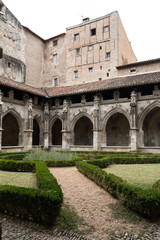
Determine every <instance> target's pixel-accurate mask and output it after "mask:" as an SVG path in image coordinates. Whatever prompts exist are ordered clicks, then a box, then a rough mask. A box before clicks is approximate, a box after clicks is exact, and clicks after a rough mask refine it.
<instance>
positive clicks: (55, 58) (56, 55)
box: [53, 53, 58, 65]
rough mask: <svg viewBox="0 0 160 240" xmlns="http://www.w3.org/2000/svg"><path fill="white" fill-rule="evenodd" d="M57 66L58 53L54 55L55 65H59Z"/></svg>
mask: <svg viewBox="0 0 160 240" xmlns="http://www.w3.org/2000/svg"><path fill="white" fill-rule="evenodd" d="M55 56H56V58H55ZM57 64H58V54H57V53H56V54H53V65H57Z"/></svg>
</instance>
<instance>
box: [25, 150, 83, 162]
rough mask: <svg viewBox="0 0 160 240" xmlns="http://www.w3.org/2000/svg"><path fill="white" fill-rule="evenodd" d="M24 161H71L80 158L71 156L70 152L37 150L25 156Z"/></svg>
mask: <svg viewBox="0 0 160 240" xmlns="http://www.w3.org/2000/svg"><path fill="white" fill-rule="evenodd" d="M25 160H40V161H41V160H42V161H71V160H81V158H80V157H79V156H78V155H77V154H73V153H72V152H59V151H51V152H47V151H45V150H38V151H33V152H30V153H29V154H27V156H26V157H25Z"/></svg>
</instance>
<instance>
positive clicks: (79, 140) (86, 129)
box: [74, 116, 93, 145]
mask: <svg viewBox="0 0 160 240" xmlns="http://www.w3.org/2000/svg"><path fill="white" fill-rule="evenodd" d="M74 145H93V124H92V122H91V120H90V119H89V118H87V117H85V116H84V117H81V118H80V119H79V120H78V121H77V122H76V124H75V127H74Z"/></svg>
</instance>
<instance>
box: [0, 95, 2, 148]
mask: <svg viewBox="0 0 160 240" xmlns="http://www.w3.org/2000/svg"><path fill="white" fill-rule="evenodd" d="M2 105H3V102H2V92H1V90H0V151H1V150H2V131H3V129H2Z"/></svg>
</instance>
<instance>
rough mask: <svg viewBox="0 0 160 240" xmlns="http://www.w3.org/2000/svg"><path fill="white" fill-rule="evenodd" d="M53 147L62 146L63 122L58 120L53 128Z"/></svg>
mask: <svg viewBox="0 0 160 240" xmlns="http://www.w3.org/2000/svg"><path fill="white" fill-rule="evenodd" d="M52 145H62V122H61V120H60V119H57V120H56V121H55V122H54V124H53V127H52Z"/></svg>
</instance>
